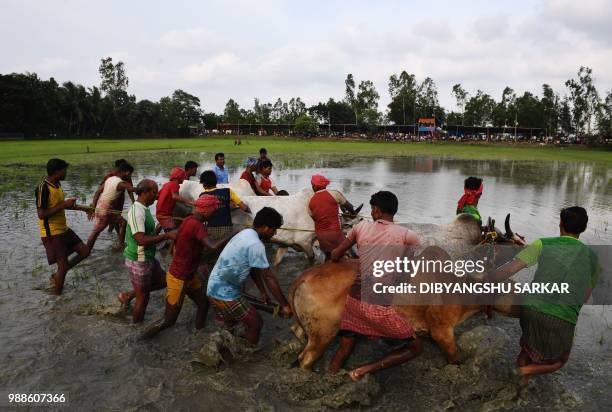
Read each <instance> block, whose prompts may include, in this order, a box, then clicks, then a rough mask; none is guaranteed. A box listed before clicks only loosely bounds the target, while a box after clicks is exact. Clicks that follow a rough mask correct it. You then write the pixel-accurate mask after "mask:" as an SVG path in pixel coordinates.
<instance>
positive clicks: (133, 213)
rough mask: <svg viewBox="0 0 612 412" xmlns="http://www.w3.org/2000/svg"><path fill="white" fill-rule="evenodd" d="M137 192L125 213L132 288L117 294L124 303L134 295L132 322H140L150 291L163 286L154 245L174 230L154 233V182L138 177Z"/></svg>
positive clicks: (124, 252)
mask: <svg viewBox="0 0 612 412" xmlns="http://www.w3.org/2000/svg"><path fill="white" fill-rule="evenodd" d="M136 194H137V195H138V199H137V200H136V201H135V202H134V203H133V204H132V207H130V211H129V212H128V218H127V230H126V232H125V243H126V246H125V250H124V251H123V255H124V256H125V266H126V267H127V268H128V270H129V272H130V283H131V284H132V288H133V290H132V291H130V292H123V293H120V294H119V300H120V301H121V303H123V304H126V303H128V302H129V301H130V300H132V299H133V298H134V297H135V298H136V304H135V305H134V310H133V311H132V320H133V321H134V323H138V322H142V320H143V319H144V314H145V311H146V309H147V304H148V303H149V295H150V293H151V291H153V290H158V289H162V288H165V287H166V282H165V279H164V275H165V273H166V272H165V270H163V269H162V268H161V266H160V265H159V261H158V260H157V259H155V245H156V244H157V243H159V242H163V241H164V240H167V239H172V240H174V239H175V238H176V232H167V233H164V234H162V235H156V234H155V220H154V219H153V215H152V214H151V211H150V210H149V206H151V205H152V204H153V203H154V202H155V199H156V198H157V184H156V183H155V182H154V181H152V180H150V179H144V180H141V181H140V182H139V183H138V186H137V187H136Z"/></svg>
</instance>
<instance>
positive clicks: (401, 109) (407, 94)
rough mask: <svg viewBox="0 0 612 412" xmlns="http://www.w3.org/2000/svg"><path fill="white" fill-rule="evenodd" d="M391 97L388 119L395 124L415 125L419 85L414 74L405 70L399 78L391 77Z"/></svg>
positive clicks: (396, 76)
mask: <svg viewBox="0 0 612 412" xmlns="http://www.w3.org/2000/svg"><path fill="white" fill-rule="evenodd" d="M388 84H389V96H390V97H391V102H390V103H389V104H388V105H387V108H388V112H387V117H388V119H389V120H390V121H391V122H393V123H395V124H410V123H413V122H414V120H415V116H416V109H415V103H416V96H417V84H416V78H415V76H414V74H409V73H408V72H406V71H405V70H403V71H402V72H401V73H400V74H399V76H398V75H395V74H393V75H391V77H389V83H388Z"/></svg>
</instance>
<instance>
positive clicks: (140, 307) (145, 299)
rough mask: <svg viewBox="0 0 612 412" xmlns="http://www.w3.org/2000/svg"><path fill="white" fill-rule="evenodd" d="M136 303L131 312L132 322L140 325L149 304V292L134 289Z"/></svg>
mask: <svg viewBox="0 0 612 412" xmlns="http://www.w3.org/2000/svg"><path fill="white" fill-rule="evenodd" d="M135 292H136V303H135V304H134V310H133V311H132V322H134V323H140V322H142V321H143V320H144V315H145V311H146V310H147V305H148V304H149V295H150V291H149V290H148V289H147V290H143V289H141V288H138V289H136V291H135Z"/></svg>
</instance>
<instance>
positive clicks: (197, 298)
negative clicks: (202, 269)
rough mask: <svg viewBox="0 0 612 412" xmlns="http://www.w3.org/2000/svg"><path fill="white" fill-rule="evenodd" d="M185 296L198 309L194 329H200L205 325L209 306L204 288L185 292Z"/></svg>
mask: <svg viewBox="0 0 612 412" xmlns="http://www.w3.org/2000/svg"><path fill="white" fill-rule="evenodd" d="M196 276H197V275H196ZM187 296H189V298H190V299H191V300H193V302H194V303H195V304H196V306H197V308H198V309H197V313H196V329H202V328H204V326H205V325H206V315H208V305H209V303H208V299H206V294H205V292H204V288H199V289H196V290H190V291H188V292H187Z"/></svg>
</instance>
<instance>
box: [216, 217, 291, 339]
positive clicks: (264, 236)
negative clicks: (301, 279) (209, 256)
mask: <svg viewBox="0 0 612 412" xmlns="http://www.w3.org/2000/svg"><path fill="white" fill-rule="evenodd" d="M282 225H283V217H282V216H281V215H280V213H278V212H277V211H276V210H275V209H273V208H271V207H264V208H263V209H261V210H260V211H259V212H257V215H255V219H254V220H253V229H250V228H249V229H244V230H243V231H241V232H240V233H239V234H237V235H236V236H234V237H233V238H232V240H230V242H229V243H228V244H227V246H225V249H223V252H221V255H220V256H219V259H218V260H217V263H216V264H215V267H214V268H213V270H212V272H211V274H210V277H209V280H208V287H207V295H208V298H209V300H210V302H211V303H212V305H213V306H214V307H215V308H216V310H217V312H218V317H219V318H220V319H221V320H223V321H224V322H225V323H226V324H228V325H233V324H235V323H237V322H241V323H243V324H244V325H245V326H246V336H245V337H246V340H247V341H248V342H249V343H250V344H251V345H256V344H257V342H258V341H259V332H260V331H261V328H262V326H263V322H262V320H261V317H260V316H259V314H257V311H256V310H255V308H254V307H253V306H251V305H250V304H249V302H248V301H247V300H246V299H245V297H244V296H242V293H241V287H242V285H243V284H244V282H245V281H246V279H247V277H248V276H249V274H250V275H251V277H252V278H253V281H254V282H255V284H256V285H257V288H258V289H259V291H260V292H261V294H262V296H263V300H264V301H265V302H268V300H269V299H268V294H267V292H266V286H267V287H268V289H270V292H271V293H272V296H274V298H275V299H276V301H277V302H278V303H279V304H280V313H281V315H283V316H284V317H290V316H291V314H292V312H291V307H290V306H289V304H288V303H287V299H286V298H285V295H283V292H282V290H281V288H280V285H279V284H278V280H277V279H276V277H275V276H274V273H272V270H270V265H269V264H268V258H267V257H266V248H265V247H264V244H263V243H262V240H269V239H271V238H272V236H274V235H275V234H276V230H277V229H278V228H279V227H281V226H282Z"/></svg>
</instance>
